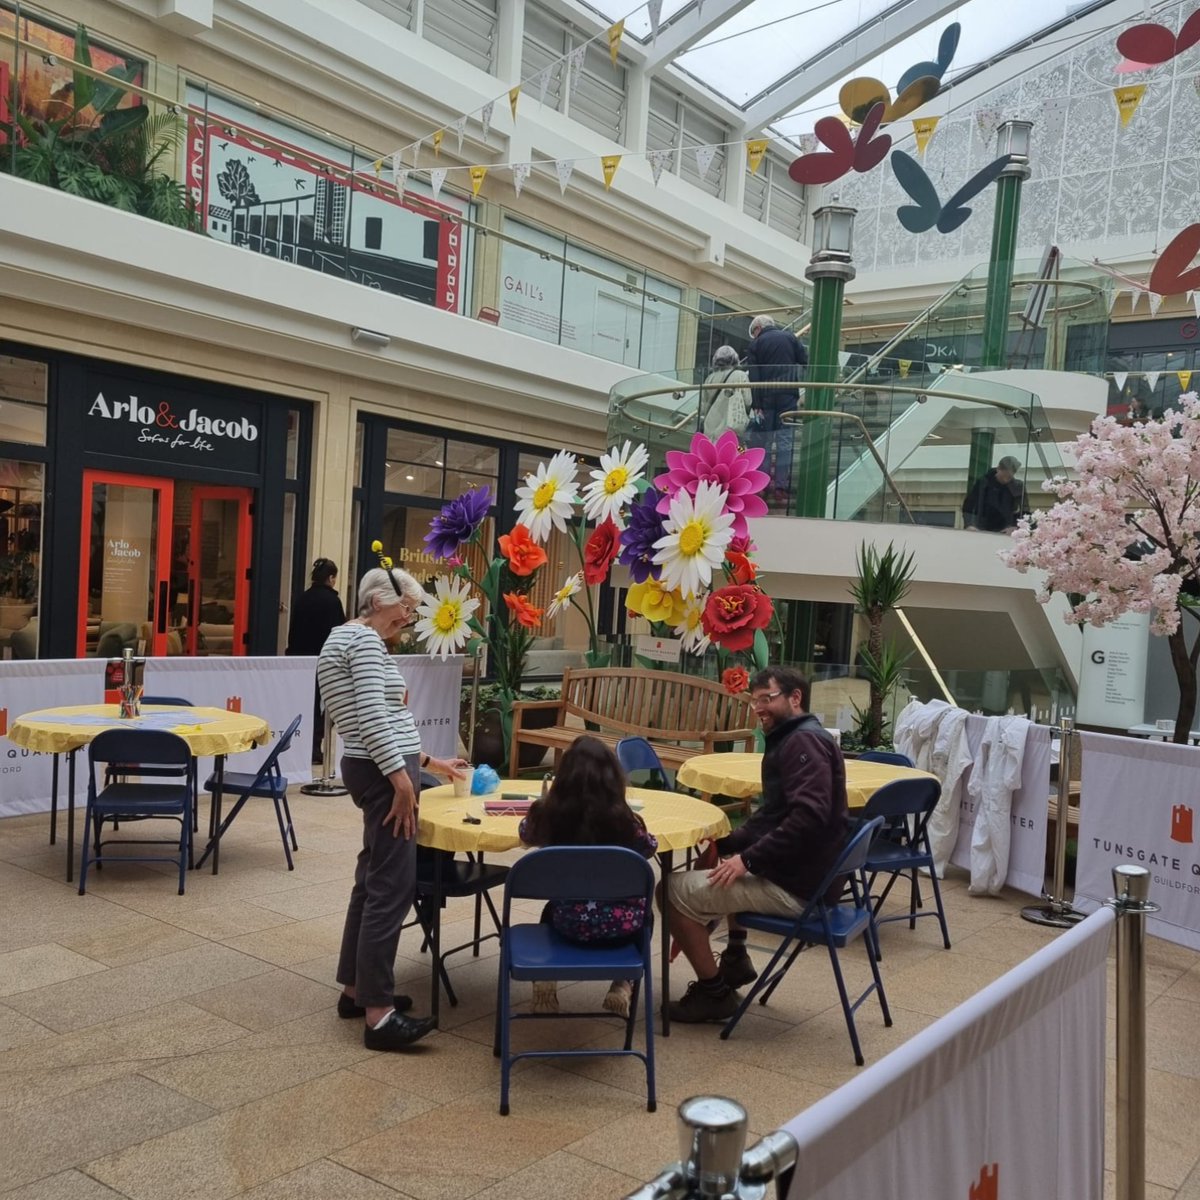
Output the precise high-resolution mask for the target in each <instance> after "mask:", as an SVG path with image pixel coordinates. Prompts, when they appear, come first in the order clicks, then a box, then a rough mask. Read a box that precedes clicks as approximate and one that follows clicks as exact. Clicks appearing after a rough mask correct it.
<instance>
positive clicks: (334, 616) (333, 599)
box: [285, 558, 346, 763]
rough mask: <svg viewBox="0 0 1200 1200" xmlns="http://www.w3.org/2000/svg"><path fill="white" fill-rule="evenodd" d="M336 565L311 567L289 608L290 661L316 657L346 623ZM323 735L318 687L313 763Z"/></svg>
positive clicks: (323, 563) (319, 562) (320, 759)
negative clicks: (308, 582)
mask: <svg viewBox="0 0 1200 1200" xmlns="http://www.w3.org/2000/svg"><path fill="white" fill-rule="evenodd" d="M337 573H338V569H337V564H336V563H335V562H333V561H332V560H330V559H328V558H318V559H317V561H316V562H315V563H313V565H312V573H311V574H310V575H309V579H311V581H312V585H311V586H310V587H309V588H308V590H307V591H306V592H304V593H303V595H301V596H300V598H299V599H298V600H297V601H296V603H295V605H293V607H292V619H291V622H290V623H289V625H288V640H287V650H286V651H285V653H286V654H288V655H291V656H293V657H301V658H303V657H314V658H315V657H316V656H317V655H318V654H320V653H321V647H322V646H324V645H325V639H326V638H327V637H328V636H329V635H330V633H332V632H333V630H335V629H336V628H337V627H338V626H339V625H344V624H345V623H346V610H345V609H344V608H343V607H342V599H341V597H340V596H339V595H338V594H337ZM324 733H325V712H324V710H323V709H322V707H321V689H320V688H319V687H318V688H317V689H316V691H315V693H314V699H313V742H312V745H313V751H312V760H313V762H314V763H319V762H323V761H324V759H323V757H322V754H321V739H322V737H323V736H324Z"/></svg>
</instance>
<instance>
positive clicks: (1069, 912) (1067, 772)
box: [1021, 717, 1083, 929]
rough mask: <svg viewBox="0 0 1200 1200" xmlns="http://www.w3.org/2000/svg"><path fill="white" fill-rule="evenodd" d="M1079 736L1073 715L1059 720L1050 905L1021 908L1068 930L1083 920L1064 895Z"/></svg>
mask: <svg viewBox="0 0 1200 1200" xmlns="http://www.w3.org/2000/svg"><path fill="white" fill-rule="evenodd" d="M1078 736H1079V735H1078V733H1076V731H1075V722H1074V721H1073V720H1072V719H1071V718H1070V717H1062V718H1061V719H1060V721H1059V740H1058V815H1057V816H1056V817H1055V821H1054V882H1053V884H1052V885H1051V895H1050V896H1048V897H1047V901H1048V903H1046V904H1031V905H1029V906H1028V907H1027V908H1023V909H1021V916H1022V917H1024V918H1025V920H1026V921H1032V922H1033V923H1034V924H1035V925H1052V926H1054V927H1055V928H1058V929H1067V928H1069V927H1070V926H1072V925H1077V924H1078V923H1079V922H1080V921H1082V920H1083V913H1079V912H1076V911H1075V910H1074V909H1073V908H1072V907H1071V906H1070V905H1069V904H1068V903H1067V902H1066V900H1065V899H1064V898H1063V895H1064V893H1065V892H1066V890H1067V812H1068V809H1069V808H1070V804H1071V749H1072V743H1073V742H1074V740H1075V738H1077V737H1078Z"/></svg>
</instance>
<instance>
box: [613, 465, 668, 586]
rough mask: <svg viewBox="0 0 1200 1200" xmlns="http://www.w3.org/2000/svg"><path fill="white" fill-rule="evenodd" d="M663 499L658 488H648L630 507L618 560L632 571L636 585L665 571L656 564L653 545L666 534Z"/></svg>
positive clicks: (630, 572)
mask: <svg viewBox="0 0 1200 1200" xmlns="http://www.w3.org/2000/svg"><path fill="white" fill-rule="evenodd" d="M661 499H662V493H661V492H660V491H658V489H657V488H652V487H648V488H647V489H646V490H645V491H644V492H643V493H642V495H641V497H640V498H639V499H638V501H637V503H636V504H632V505H630V508H629V521H628V524H627V525H626V526H625V529H624V530H623V531H622V533H621V556H620V559H619V561H620V562H621V563H623V564H624V565H625V566H627V567H628V568H629V574H630V575H632V576H633V581H634V582H635V583H645V582H646V580H647V579H650V578H651V577H653V578H655V579H657V578H658V577H659V575H661V574H662V568H661V567H659V566H657V565H656V564H655V562H654V543H655V542H657V541H658V539H659V538H660V537H662V535H663V519H662V514H661V513H660V512H659V511H658V503H659V501H660V500H661Z"/></svg>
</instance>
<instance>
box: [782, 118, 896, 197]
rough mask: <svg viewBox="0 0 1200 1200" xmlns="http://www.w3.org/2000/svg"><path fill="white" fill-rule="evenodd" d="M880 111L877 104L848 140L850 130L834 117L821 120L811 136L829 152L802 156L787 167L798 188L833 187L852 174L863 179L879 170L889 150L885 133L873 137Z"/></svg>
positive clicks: (889, 146) (820, 151) (890, 140)
mask: <svg viewBox="0 0 1200 1200" xmlns="http://www.w3.org/2000/svg"><path fill="white" fill-rule="evenodd" d="M883 109H884V106H883V104H882V103H880V104H876V105H875V106H874V107H873V108H872V109H871V111H870V112H869V113H867V115H866V117H865V119H864V120H863V124H862V128H861V129H860V130H859V131H858V137H857V138H851V136H850V130H848V129H847V128H846V126H845V125H843V124H842V123H841V121H839V120H838V119H837V117H822V118H821V119H820V120H819V121H818V122H817V123H816V125H814V126H813V132H814V133H815V134H816V135H817V137H818V138H820V139H821V141H822V142H823V143H824V144H825V145H826V146H828V147H829V149H828V150H827V151H823V150H819V151H815V152H813V153H810V154H803V155H801V156H800V157H799V158H798V159H796V161H795V162H794V163H792V165H791V166H790V167H788V175H789V176H790V177H791V178H792V179H794V180H795V181H796V182H797V183H801V184H818V183H833V182H834V181H835V180H838V179H841V178H842V176H843V175H849V174H850V172H851V171H857V172H858V173H859V174H860V175H862V174H865V173H866V172H867V171H870V170H871V169H872V168H874V167H877V166H879V164H880V163H881V162H883V160H884V159H885V158H886V157H887V152H888V151H889V150H890V149H891V148H892V139H891V138H890V137H888V135H887V134H886V133H885V134H882V135H880V136H879V137H876V136H875V131H876V130H877V129H878V128H879V123H880V122H881V121H882V120H883Z"/></svg>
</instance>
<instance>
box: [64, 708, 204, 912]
mask: <svg viewBox="0 0 1200 1200" xmlns="http://www.w3.org/2000/svg"><path fill="white" fill-rule="evenodd" d="M191 761H192V752H191V750H190V749H188V744H187V742H185V741H184V740H183V738H181V737H180V736H179V735H178V734H176V733H167V732H165V731H163V730H158V729H106V730H105V731H104V732H103V733H101V734H98V735H97V736H96V737H95V738H93V739H92V742H91V745H90V746H89V747H88V763H89V766H90V768H91V769H90V770H89V772H88V792H87V813H86V815H85V817H84V824H83V847H82V860H83V861H82V862H81V863H80V867H79V894H80V895H81V896H82V895H83V894H84V892H85V891H86V889H87V874H88V866H89V865H90V864H91V863H95V864H96V868H97V870H99V869H101V868H102V867H103V865H104V863H105V862H114V861H115V862H176V861H178V863H179V894H180V895H181V896H182V895H183V884H184V879H185V877H186V872H187V867H188V864H189V862H190V861H191V857H192V813H191V809H192V786H191V783H190V782H189V780H190V775H189V772H190V769H191V768H190V763H191ZM141 763H153V764H154V765H155V767H157V768H161V771H162V773H163V775H164V776H166V775H167V774H168V773H169V775H170V776H174V777H176V778H182V779H183V780H185V782H184V783H181V784H170V783H163V782H155V783H127V782H125V781H124V780H119V779H118V780H113V779H111V776H110V773H111V772H112V771H113V770H117V771H120V772H126V771H137V772H139V773H140V772H141V771H142V767H141V766H140V765H137V766H134V765H131V764H141ZM99 766H103V767H104V768H105V777H106V780H108V782H106V783H105V786H104V788H103V790H101V791H97V789H96V768H97V767H99ZM152 819H166V820H171V821H179V823H180V827H181V828H180V833H179V856H178V859H176V857H175V856H174V855H169V856H164V855H161V854H156V855H132V854H122V855H113V854H104V853H103V848H104V846H112V845H146V846H153V845H168V846H173V845H175V839H174V838H109V839H108V841H107V842H105V841H102V840H101V830H102V828H103V825H104V822H105V821H111V822H112V823H113V828H114V830H115V829H116V828H117V827H118V823H119V822H121V821H127V822H132V821H146V820H152Z"/></svg>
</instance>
